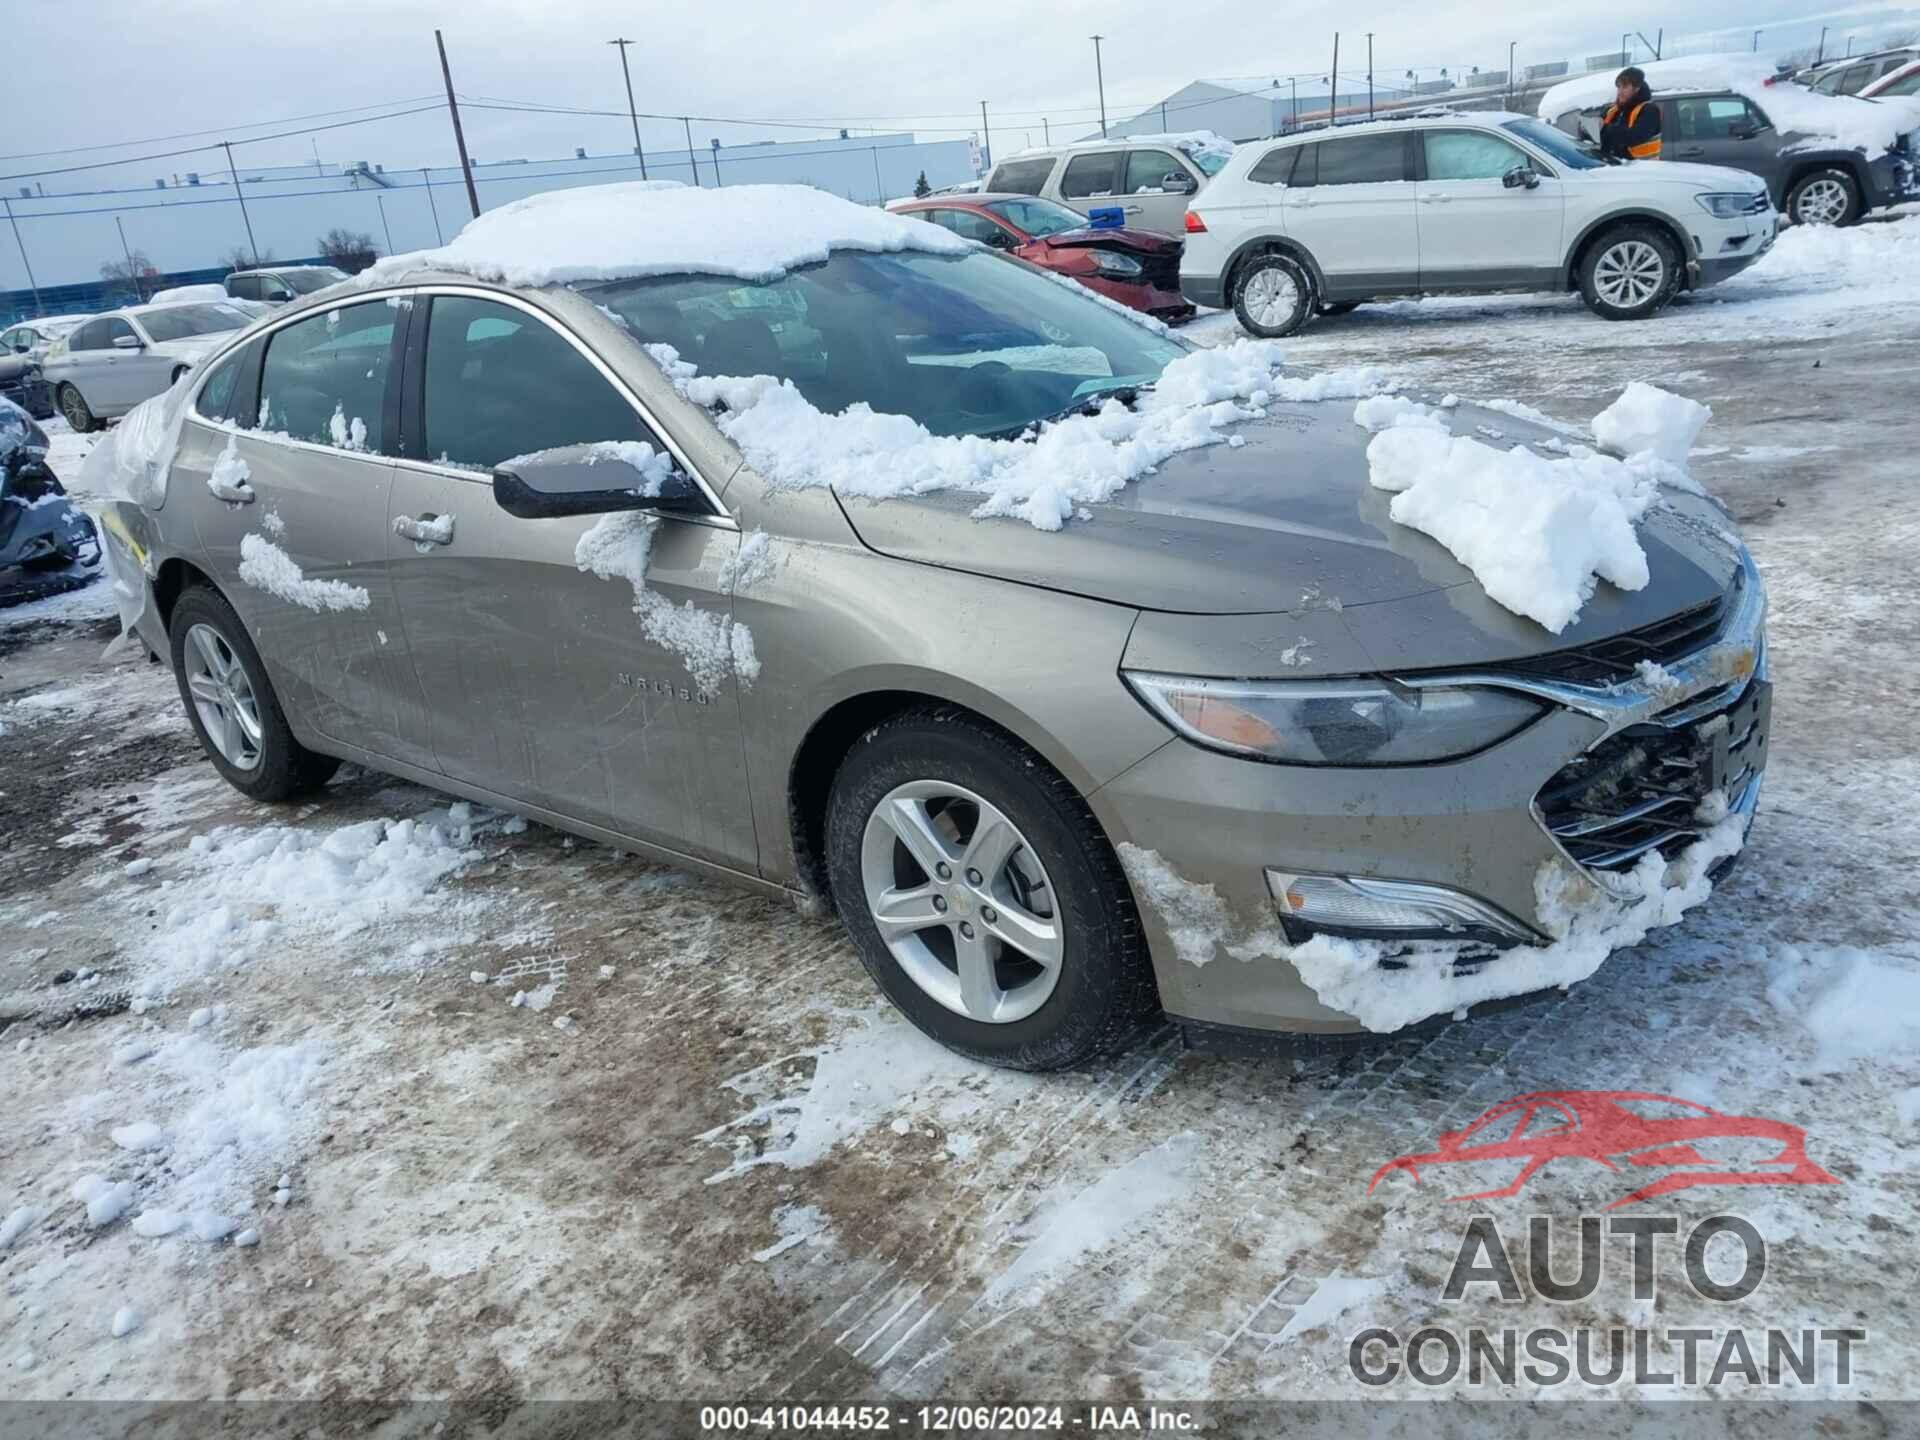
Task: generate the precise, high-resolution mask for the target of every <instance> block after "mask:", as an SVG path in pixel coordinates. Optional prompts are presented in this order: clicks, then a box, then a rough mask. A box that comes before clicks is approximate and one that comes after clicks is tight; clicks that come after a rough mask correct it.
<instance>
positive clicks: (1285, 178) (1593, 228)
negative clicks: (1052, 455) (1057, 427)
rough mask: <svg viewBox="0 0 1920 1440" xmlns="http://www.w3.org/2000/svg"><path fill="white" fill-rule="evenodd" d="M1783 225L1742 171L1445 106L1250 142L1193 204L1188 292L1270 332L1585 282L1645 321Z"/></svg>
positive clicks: (1592, 302) (1737, 264) (1258, 331)
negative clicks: (1656, 162)
mask: <svg viewBox="0 0 1920 1440" xmlns="http://www.w3.org/2000/svg"><path fill="white" fill-rule="evenodd" d="M1778 221H1779V217H1778V216H1777V215H1776V214H1775V213H1774V209H1773V206H1772V205H1771V204H1770V203H1769V202H1768V200H1767V194H1766V190H1765V189H1764V188H1763V187H1762V186H1761V184H1760V182H1759V181H1757V180H1755V179H1754V178H1753V177H1752V176H1750V175H1743V174H1741V173H1739V172H1738V171H1735V170H1722V169H1719V168H1716V167H1713V166H1707V165H1662V166H1644V165H1620V166H1616V165H1609V164H1607V163H1606V162H1604V161H1602V160H1601V159H1600V158H1599V156H1598V155H1595V154H1593V153H1591V152H1590V151H1589V150H1588V149H1587V148H1586V147H1584V146H1581V145H1579V144H1577V143H1576V142H1575V141H1573V140H1572V139H1570V138H1569V137H1567V136H1565V135H1563V134H1561V132H1560V131H1558V130H1556V129H1554V128H1553V127H1552V126H1551V125H1547V124H1545V123H1543V122H1542V121H1540V120H1537V119H1534V118H1532V117H1531V116H1525V115H1511V114H1507V113H1504V112H1502V111H1483V112H1477V113H1458V112H1454V111H1448V110H1431V111H1424V112H1422V113H1420V114H1417V115H1413V116H1408V117H1405V118H1401V119H1395V120H1382V121H1375V122H1372V123H1362V124H1354V125H1339V126H1335V127H1331V128H1327V129H1321V130H1313V131H1308V132H1305V133H1303V134H1298V135H1291V136H1288V137H1286V138H1284V139H1281V140H1276V141H1269V142H1266V143H1264V144H1254V145H1243V146H1241V147H1240V149H1239V152H1238V153H1237V154H1235V156H1234V157H1233V159H1232V160H1231V161H1229V162H1228V164H1227V166H1226V168H1225V169H1224V170H1222V171H1221V172H1220V173H1219V174H1218V175H1217V176H1215V177H1214V180H1213V183H1212V184H1211V185H1210V186H1208V187H1207V191H1206V193H1205V194H1204V195H1199V196H1196V197H1194V199H1193V200H1192V201H1190V202H1189V204H1188V209H1187V219H1186V232H1187V248H1186V251H1185V253H1184V254H1183V255H1182V256H1181V259H1180V289H1181V291H1182V293H1184V294H1185V295H1186V297H1187V298H1188V299H1189V300H1191V301H1193V302H1194V303H1195V304H1197V305H1207V306H1216V307H1217V306H1231V307H1232V308H1233V310H1234V312H1235V313H1236V315H1237V316H1238V317H1239V320H1240V324H1241V326H1242V327H1243V328H1244V329H1246V330H1247V331H1249V332H1250V333H1252V334H1254V335H1259V336H1262V337H1265V338H1268V339H1276V338H1278V337H1280V336H1283V335H1290V334H1292V333H1293V332H1294V331H1295V330H1297V329H1299V328H1300V327H1301V326H1302V325H1304V324H1306V323H1307V322H1308V321H1309V320H1311V319H1312V318H1313V317H1314V315H1315V314H1317V313H1321V312H1325V311H1329V310H1331V311H1339V310H1345V309H1351V308H1352V307H1353V306H1355V305H1357V304H1361V303H1363V302H1365V301H1369V300H1380V299H1386V298H1389V297H1392V296H1396V295H1431V294H1449V293H1451V294H1490V293H1495V292H1501V291H1516V290H1544V291H1567V290H1578V291H1579V292H1580V294H1581V296H1582V297H1583V298H1584V299H1585V300H1586V302H1587V306H1588V308H1590V309H1591V310H1592V311H1593V312H1594V313H1595V314H1596V315H1599V316H1601V317H1603V318H1605V319H1608V320H1639V319H1644V318H1646V317H1647V316H1650V315H1653V314H1654V313H1656V312H1657V311H1659V310H1660V309H1661V308H1662V307H1664V306H1665V305H1666V304H1667V302H1668V301H1669V300H1671V299H1672V298H1673V297H1674V296H1675V295H1677V294H1678V293H1679V292H1680V291H1681V290H1683V289H1684V290H1694V289H1700V288H1701V287H1703V286H1707V285H1713V284H1716V283H1718V282H1719V281H1721V280H1725V279H1726V278H1727V277H1729V276H1731V275H1734V274H1737V273H1738V272H1740V271H1741V270H1743V269H1745V268H1746V267H1747V266H1749V265H1751V264H1752V263H1753V262H1754V261H1755V260H1758V259H1759V258H1760V257H1761V256H1762V255H1763V254H1765V253H1766V252H1767V250H1768V248H1769V247H1771V246H1772V244H1773V242H1774V237H1775V235H1776V233H1777V232H1778V229H1779V224H1778Z"/></svg>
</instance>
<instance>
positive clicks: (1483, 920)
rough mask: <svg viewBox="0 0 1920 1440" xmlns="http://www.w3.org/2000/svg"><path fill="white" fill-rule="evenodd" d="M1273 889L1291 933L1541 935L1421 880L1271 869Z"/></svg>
mask: <svg viewBox="0 0 1920 1440" xmlns="http://www.w3.org/2000/svg"><path fill="white" fill-rule="evenodd" d="M1267 890H1268V892H1269V893H1270V894H1271V895H1272V896H1273V903H1274V907H1275V908H1276V909H1277V910H1278V911H1279V912H1280V923H1281V926H1282V927H1283V928H1284V929H1285V930H1286V932H1287V938H1288V939H1289V940H1291V941H1292V942H1293V943H1294V944H1296V945H1298V944H1300V943H1302V942H1304V941H1305V940H1307V939H1308V938H1309V937H1310V936H1313V935H1338V936H1344V937H1347V938H1350V939H1356V940H1480V941H1485V942H1486V943H1488V944H1492V945H1523V944H1527V943H1529V942H1531V941H1533V940H1535V939H1536V938H1538V937H1536V936H1535V935H1534V933H1533V932H1532V931H1531V930H1529V929H1528V928H1527V927H1526V926H1525V925H1523V924H1521V923H1520V921H1518V920H1516V919H1514V918H1513V917H1512V916H1511V915H1509V914H1507V913H1506V912H1505V911H1504V910H1501V909H1500V908H1499V907H1498V906H1495V905H1489V904H1488V903H1487V902H1486V901H1484V900H1479V899H1476V898H1475V897H1473V896H1472V895H1466V894H1462V893H1461V892H1460V891H1458V890H1449V889H1447V888H1446V887H1445V886H1441V885H1423V884H1420V883H1419V882H1418V881H1414V880H1374V879H1369V878H1367V877H1364V876H1358V875H1299V874H1291V873H1288V872H1286V871H1283V870H1269V871H1267Z"/></svg>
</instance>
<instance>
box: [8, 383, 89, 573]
mask: <svg viewBox="0 0 1920 1440" xmlns="http://www.w3.org/2000/svg"><path fill="white" fill-rule="evenodd" d="M99 573H100V538H99V534H98V532H96V531H95V530H94V528H93V521H91V520H89V519H88V518H87V517H86V516H85V515H84V514H82V513H81V512H80V511H79V510H78V509H76V508H75V507H74V506H73V504H72V503H71V502H70V501H69V500H68V499H67V492H66V491H65V490H64V489H62V488H61V485H60V480H59V477H58V476H56V475H55V474H54V473H53V471H52V469H51V468H50V467H49V466H48V464H47V436H46V432H45V431H43V430H42V429H41V428H40V427H39V426H38V425H36V424H34V423H33V418H32V417H31V416H29V415H28V414H27V413H26V412H25V411H24V410H22V409H20V407H19V406H17V405H15V404H13V403H12V402H10V401H8V400H5V399H0V606H5V605H18V604H20V603H22V602H23V601H27V600H38V599H40V598H42V597H43V596H47V595H54V594H58V593H59V592H61V591H63V590H73V589H77V588H78V587H79V586H82V585H85V584H88V583H89V582H91V581H92V580H93V579H94V578H95V577H96V576H98V575H99Z"/></svg>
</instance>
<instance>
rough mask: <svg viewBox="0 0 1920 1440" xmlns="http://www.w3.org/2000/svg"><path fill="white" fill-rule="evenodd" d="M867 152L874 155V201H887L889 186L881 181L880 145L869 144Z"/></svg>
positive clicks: (884, 202) (880, 203)
mask: <svg viewBox="0 0 1920 1440" xmlns="http://www.w3.org/2000/svg"><path fill="white" fill-rule="evenodd" d="M867 153H868V154H870V155H871V156H873V201H874V204H876V205H881V206H884V205H885V204H886V203H887V187H886V186H885V185H883V184H881V183H880V147H879V146H878V145H869V146H868V147H867Z"/></svg>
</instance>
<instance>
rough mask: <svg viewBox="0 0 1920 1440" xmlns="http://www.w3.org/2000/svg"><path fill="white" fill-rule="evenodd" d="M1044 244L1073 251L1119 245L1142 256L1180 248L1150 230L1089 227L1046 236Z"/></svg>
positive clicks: (1174, 242)
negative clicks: (1094, 246)
mask: <svg viewBox="0 0 1920 1440" xmlns="http://www.w3.org/2000/svg"><path fill="white" fill-rule="evenodd" d="M1045 243H1046V244H1047V245H1049V246H1051V247H1053V248H1055V249H1062V250H1074V249H1081V248H1084V247H1086V246H1089V245H1120V246H1124V247H1125V248H1126V249H1128V250H1138V251H1139V252H1140V253H1141V254H1143V255H1164V254H1169V253H1171V252H1173V251H1177V250H1179V249H1180V248H1181V244H1182V242H1180V241H1178V240H1176V239H1174V238H1173V237H1172V236H1171V235H1156V234H1154V233H1153V232H1152V231H1151V230H1128V229H1126V228H1125V227H1122V228H1120V229H1117V230H1096V229H1094V228H1093V227H1092V226H1091V225H1089V226H1087V227H1086V228H1085V229H1082V230H1062V231H1061V232H1060V233H1059V234H1058V235H1048V236H1047V237H1045Z"/></svg>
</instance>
